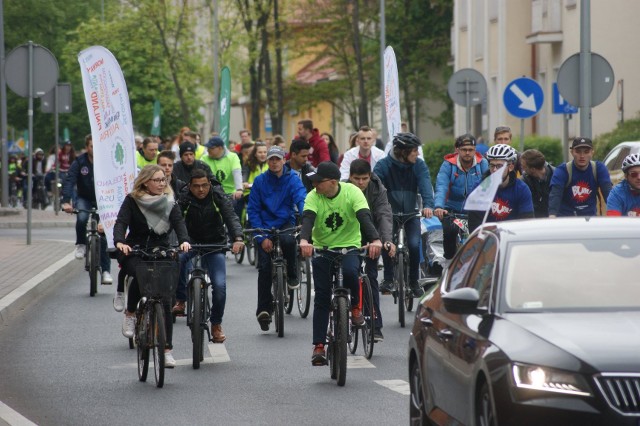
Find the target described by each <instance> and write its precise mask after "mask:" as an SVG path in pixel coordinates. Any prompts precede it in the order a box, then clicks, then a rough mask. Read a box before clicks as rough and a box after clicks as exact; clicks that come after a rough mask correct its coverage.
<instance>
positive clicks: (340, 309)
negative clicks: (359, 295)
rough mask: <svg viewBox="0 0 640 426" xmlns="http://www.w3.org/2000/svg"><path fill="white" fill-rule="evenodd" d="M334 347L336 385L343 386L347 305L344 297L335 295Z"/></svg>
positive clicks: (347, 334)
mask: <svg viewBox="0 0 640 426" xmlns="http://www.w3.org/2000/svg"><path fill="white" fill-rule="evenodd" d="M335 300H336V309H337V311H336V315H335V317H334V318H335V326H334V331H335V334H336V335H335V349H334V352H333V353H334V355H335V357H336V359H335V360H334V362H335V363H336V373H337V374H336V379H337V381H338V386H344V384H345V382H346V380H347V340H348V338H349V307H348V306H347V298H346V297H336V299H335Z"/></svg>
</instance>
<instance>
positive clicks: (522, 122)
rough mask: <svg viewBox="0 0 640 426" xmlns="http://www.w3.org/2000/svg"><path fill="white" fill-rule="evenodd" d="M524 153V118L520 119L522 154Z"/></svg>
mask: <svg viewBox="0 0 640 426" xmlns="http://www.w3.org/2000/svg"><path fill="white" fill-rule="evenodd" d="M523 151H524V118H521V119H520V152H523Z"/></svg>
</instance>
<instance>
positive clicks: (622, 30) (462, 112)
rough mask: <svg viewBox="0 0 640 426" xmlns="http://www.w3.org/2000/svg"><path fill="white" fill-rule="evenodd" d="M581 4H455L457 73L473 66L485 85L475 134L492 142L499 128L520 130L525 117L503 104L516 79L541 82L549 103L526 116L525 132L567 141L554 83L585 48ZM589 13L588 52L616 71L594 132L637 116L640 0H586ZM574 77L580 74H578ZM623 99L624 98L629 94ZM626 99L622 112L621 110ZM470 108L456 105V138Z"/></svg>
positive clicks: (567, 0) (572, 128)
mask: <svg viewBox="0 0 640 426" xmlns="http://www.w3.org/2000/svg"><path fill="white" fill-rule="evenodd" d="M581 3H582V2H581V1H580V0H455V6H454V22H453V27H452V32H451V34H452V42H451V43H452V46H451V49H452V55H453V64H454V70H456V71H457V70H459V69H463V68H474V69H476V70H477V71H479V72H480V73H482V74H483V75H484V77H485V79H486V82H487V99H486V102H484V103H483V104H482V105H479V106H477V107H474V108H473V111H472V120H471V122H472V124H471V132H472V133H474V134H476V135H479V134H480V133H482V135H483V137H485V139H487V140H491V139H492V138H493V130H494V129H495V127H496V126H498V125H502V124H506V125H508V126H510V127H511V128H512V129H513V131H514V136H516V135H519V133H520V119H518V118H515V117H513V116H511V115H510V114H509V113H508V111H507V110H506V108H505V106H504V104H503V94H504V91H505V89H506V88H507V85H508V84H509V82H511V81H512V80H514V79H516V78H519V77H523V76H525V77H529V78H532V79H534V80H536V81H537V82H538V83H539V84H540V86H541V87H542V89H543V91H544V104H543V106H542V109H541V110H540V112H539V113H538V114H537V115H536V116H535V117H533V118H530V119H525V120H524V122H525V135H529V134H538V135H541V136H553V137H562V134H563V126H564V115H562V114H554V113H553V112H552V85H553V83H555V82H556V79H557V75H558V70H559V69H560V67H561V65H562V64H563V62H564V61H565V60H566V59H567V58H569V57H570V56H571V55H573V54H575V53H578V52H579V51H580V14H581V13H580V7H581ZM589 3H590V8H591V13H590V15H591V52H593V53H598V54H600V55H602V56H603V57H604V58H606V59H607V61H608V62H609V63H610V64H611V67H612V68H613V71H614V75H615V77H614V79H615V81H614V84H613V90H612V92H611V94H610V95H609V97H608V98H607V99H606V100H605V101H604V102H603V103H601V104H600V105H598V106H596V107H594V108H593V109H592V135H593V136H594V137H596V136H598V135H599V134H602V133H605V132H608V131H610V130H612V129H614V128H615V127H616V124H617V123H618V121H619V120H620V119H621V118H622V117H624V118H625V119H627V118H637V116H638V111H640V98H639V97H638V96H637V94H638V93H640V78H638V69H639V68H640V55H637V54H635V49H634V47H635V46H636V43H638V42H640V28H639V27H638V24H637V21H636V20H635V18H636V17H637V16H640V1H638V0H608V1H604V0H593V1H590V2H589V1H587V4H589ZM576 78H577V76H576ZM624 95H626V96H624ZM623 98H624V110H623V111H621V110H619V105H620V104H621V103H622V102H621V100H622V99H623ZM579 120H580V117H579V113H578V114H574V115H573V116H572V118H571V120H569V125H568V129H569V131H568V133H569V137H573V136H576V135H577V134H578V133H579V132H580V122H579ZM465 122H466V109H465V108H464V107H460V106H457V105H456V108H455V127H454V128H455V132H454V133H455V134H462V133H464V132H465V130H466V129H465Z"/></svg>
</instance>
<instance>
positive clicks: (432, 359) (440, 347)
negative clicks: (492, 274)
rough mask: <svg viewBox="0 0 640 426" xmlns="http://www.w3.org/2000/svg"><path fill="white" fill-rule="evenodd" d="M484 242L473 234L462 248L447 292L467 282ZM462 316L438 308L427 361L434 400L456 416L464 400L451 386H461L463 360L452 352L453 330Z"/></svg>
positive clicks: (427, 342)
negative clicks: (459, 378)
mask: <svg viewBox="0 0 640 426" xmlns="http://www.w3.org/2000/svg"><path fill="white" fill-rule="evenodd" d="M483 245H484V239H481V238H479V237H478V236H472V237H470V238H469V239H468V240H467V242H466V243H465V244H464V245H463V246H462V247H461V248H460V250H459V251H458V253H457V254H456V256H455V257H454V258H453V260H452V262H451V265H450V266H449V268H448V269H447V271H446V272H445V277H444V281H443V283H442V286H441V291H442V292H443V293H448V292H450V291H452V290H455V289H457V288H460V287H462V286H464V285H465V283H466V280H467V276H468V274H469V272H470V271H471V269H472V266H473V265H474V264H475V260H476V259H477V257H478V256H479V255H480V253H481V249H482V246H483ZM458 317H459V315H454V314H451V313H449V312H447V311H446V310H445V308H444V306H443V305H442V304H440V305H439V306H435V307H434V309H433V313H432V317H431V319H432V321H433V325H432V326H431V327H429V329H428V331H427V338H426V340H425V348H424V349H425V350H424V357H425V358H424V360H423V365H424V366H425V369H426V372H427V374H426V376H427V383H426V386H427V389H428V392H430V393H431V396H432V400H433V403H434V404H435V405H436V406H437V407H439V408H440V409H442V410H443V411H445V412H446V413H448V414H450V415H453V416H454V417H456V414H454V413H458V414H459V413H460V404H461V403H462V401H455V400H454V399H452V398H451V395H453V394H455V391H454V390H453V389H452V388H451V387H452V386H454V387H455V388H457V387H458V386H455V384H454V379H453V378H452V375H458V372H457V371H458V370H459V365H458V364H459V360H458V359H457V357H455V356H453V355H452V351H451V349H452V337H453V336H454V334H453V333H454V330H455V328H457V327H458V324H459V322H460V319H459V318H458ZM456 381H457V379H456Z"/></svg>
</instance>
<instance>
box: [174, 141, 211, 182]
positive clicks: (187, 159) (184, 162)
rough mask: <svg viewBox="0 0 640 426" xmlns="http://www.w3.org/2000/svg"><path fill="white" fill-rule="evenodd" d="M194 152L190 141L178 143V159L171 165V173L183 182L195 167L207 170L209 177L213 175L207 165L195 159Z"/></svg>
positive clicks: (189, 176)
mask: <svg viewBox="0 0 640 426" xmlns="http://www.w3.org/2000/svg"><path fill="white" fill-rule="evenodd" d="M195 152H196V146H195V144H193V143H191V142H182V143H181V144H180V161H178V162H176V163H175V164H174V165H173V174H174V175H176V177H177V178H178V179H180V180H181V181H183V182H189V180H190V179H191V173H192V172H193V171H194V170H195V169H202V170H204V171H205V172H207V176H209V178H212V177H213V173H211V169H210V168H209V166H208V165H206V164H205V163H203V162H202V161H200V160H196V154H195Z"/></svg>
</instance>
